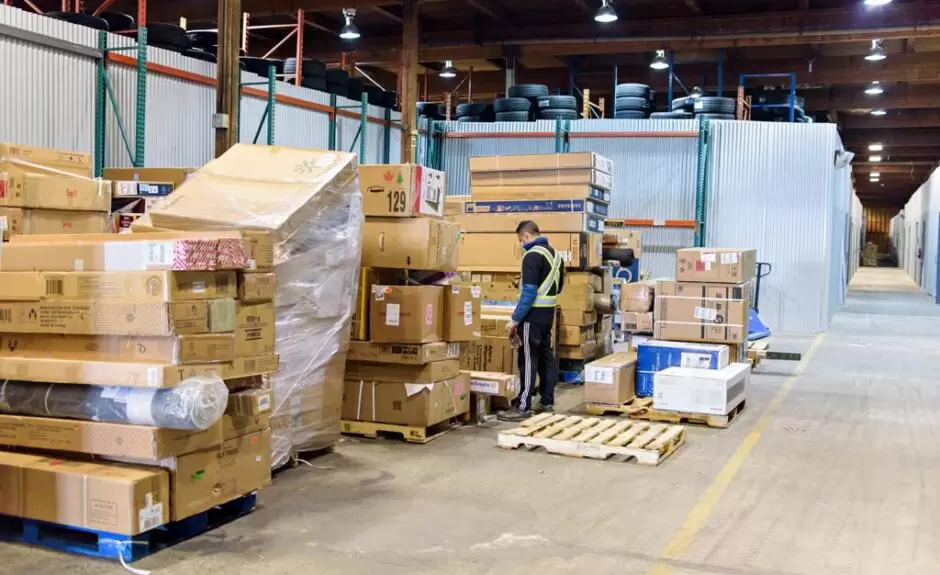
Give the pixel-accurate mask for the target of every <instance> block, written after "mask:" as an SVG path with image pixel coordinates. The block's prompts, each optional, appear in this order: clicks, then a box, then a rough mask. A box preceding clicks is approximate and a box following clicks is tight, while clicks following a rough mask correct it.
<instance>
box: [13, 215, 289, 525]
mask: <svg viewBox="0 0 940 575" xmlns="http://www.w3.org/2000/svg"><path fill="white" fill-rule="evenodd" d="M249 255H250V253H249V250H248V248H247V246H246V245H245V243H244V242H243V241H242V238H241V236H240V234H238V233H237V232H221V231H220V232H203V233H165V234H164V233H151V234H145V235H144V234H142V235H139V236H136V235H134V236H119V235H115V234H99V235H96V234H86V235H77V236H76V235H48V236H15V237H14V238H13V239H12V241H11V242H10V243H9V244H7V245H6V246H4V247H3V251H2V255H0V341H2V345H0V380H5V379H8V380H16V381H20V382H35V383H36V384H37V385H41V384H43V383H55V384H57V386H56V389H59V390H61V389H62V388H67V387H69V386H70V385H75V386H78V385H94V386H100V387H102V388H103V391H102V392H101V394H100V397H101V400H104V399H105V398H109V401H112V402H116V403H121V402H122V401H129V400H127V399H124V400H122V399H121V398H126V397H128V396H129V395H130V393H131V392H133V391H134V390H135V389H136V388H144V389H136V391H153V390H159V389H166V388H173V387H176V386H178V385H180V384H181V383H183V382H184V381H185V380H187V379H188V378H193V377H204V378H210V379H211V378H214V379H219V378H221V379H227V380H228V379H230V380H235V381H244V380H250V379H251V378H253V377H256V376H259V375H261V374H262V373H264V372H265V371H267V370H269V369H273V368H274V367H276V357H274V356H272V355H261V356H255V357H239V350H240V347H239V345H240V342H241V334H240V333H239V330H238V329H237V327H236V323H237V318H238V317H239V316H238V314H237V312H236V298H237V297H238V284H237V280H236V278H237V274H239V273H241V272H242V271H243V270H244V269H245V268H246V267H247V266H248V264H249ZM272 360H273V365H272ZM129 388H132V389H129ZM78 389H79V388H77V387H76V390H78ZM82 389H84V388H82ZM266 394H267V395H266ZM144 395H149V394H144ZM75 397H82V395H81V394H80V393H76V394H75ZM138 397H139V395H138ZM61 401H62V400H60V402H59V403H58V404H57V409H58V410H59V411H58V412H61V411H63V410H64V411H72V410H74V412H75V413H76V414H80V413H83V409H82V408H81V407H80V406H78V405H71V406H70V405H64V404H63V403H61ZM12 405H13V404H8V405H7V408H6V410H7V411H8V412H9V411H13V412H14V413H15V412H16V408H15V407H13V406H12ZM85 409H88V407H87V406H86V407H85ZM33 412H34V411H30V413H33ZM269 412H270V395H269V392H266V391H259V390H249V391H246V392H243V393H239V394H231V395H230V396H229V402H228V408H227V410H226V415H225V416H223V418H222V419H221V420H219V421H217V422H216V423H215V424H213V425H211V426H210V427H209V428H208V429H205V430H178V429H165V428H159V427H154V426H147V425H130V424H119V423H103V422H100V421H85V420H80V419H58V418H52V417H35V416H28V415H0V425H2V426H3V427H4V429H5V430H6V432H5V433H4V434H3V437H2V438H0V444H2V445H6V446H11V447H16V448H20V449H34V450H41V451H49V452H54V453H55V455H54V456H51V457H50V456H47V455H40V454H37V455H28V454H23V453H17V454H10V453H0V482H2V484H3V485H4V488H5V489H7V488H8V489H9V491H10V493H9V494H8V495H9V496H8V497H4V498H0V499H2V501H0V513H3V514H9V515H14V516H19V517H25V518H31V519H36V520H42V521H49V522H53V523H59V524H63V525H67V526H73V527H78V528H83V529H93V530H97V531H105V532H110V533H118V534H125V535H134V534H137V533H141V532H144V531H148V530H150V529H153V528H155V527H157V526H159V525H163V524H165V523H167V522H169V521H173V520H179V519H183V518H186V517H189V516H191V515H193V514H196V513H199V512H202V511H206V510H208V509H210V508H212V507H213V506H216V505H219V504H221V503H225V502H227V501H231V500H233V499H237V498H239V497H240V496H243V495H245V494H248V493H251V492H253V491H254V490H256V489H258V488H260V487H263V486H264V485H266V484H267V483H268V482H269V481H270V430H269V425H268V419H267V417H268V413H269ZM150 413H151V412H150V407H149V404H146V403H145V404H144V406H143V408H142V406H140V405H136V404H134V405H132V404H131V403H128V404H127V417H128V418H130V417H131V415H132V414H137V416H136V417H137V419H141V418H142V419H144V420H147V419H148V418H150V417H152V416H151V415H150ZM76 417H80V416H79V415H76ZM86 417H87V418H88V419H92V417H90V416H88V415H86ZM91 456H94V457H96V458H98V459H99V461H96V462H91V461H90V460H89V458H90V457H91ZM63 459H64V460H65V461H63ZM100 460H115V461H121V462H125V463H128V462H129V463H132V464H133V465H125V464H123V463H121V464H118V463H107V462H104V461H100ZM88 509H94V510H95V512H94V513H89V512H88Z"/></svg>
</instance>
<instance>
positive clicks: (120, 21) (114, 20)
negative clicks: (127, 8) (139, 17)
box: [98, 11, 137, 31]
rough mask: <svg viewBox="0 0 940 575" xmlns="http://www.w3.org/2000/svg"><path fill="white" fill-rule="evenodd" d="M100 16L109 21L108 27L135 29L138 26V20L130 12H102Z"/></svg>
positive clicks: (116, 29) (112, 28) (113, 28)
mask: <svg viewBox="0 0 940 575" xmlns="http://www.w3.org/2000/svg"><path fill="white" fill-rule="evenodd" d="M98 17H99V18H101V19H102V20H104V21H105V22H107V23H108V28H110V29H111V30H114V31H118V30H133V29H134V28H136V27H137V21H136V20H135V19H134V17H133V16H131V15H130V14H122V13H121V12H107V11H105V12H102V13H101V14H98Z"/></svg>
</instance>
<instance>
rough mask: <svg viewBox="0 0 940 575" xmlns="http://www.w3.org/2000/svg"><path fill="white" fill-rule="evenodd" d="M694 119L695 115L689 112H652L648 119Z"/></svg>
mask: <svg viewBox="0 0 940 575" xmlns="http://www.w3.org/2000/svg"><path fill="white" fill-rule="evenodd" d="M693 118H695V114H692V113H690V112H653V113H652V114H650V119H658V120H691V119H693Z"/></svg>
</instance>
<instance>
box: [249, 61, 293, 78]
mask: <svg viewBox="0 0 940 575" xmlns="http://www.w3.org/2000/svg"><path fill="white" fill-rule="evenodd" d="M241 61H242V63H243V64H244V65H245V70H247V71H248V72H251V73H253V74H257V75H259V76H261V77H262V78H267V77H268V68H269V67H270V66H272V65H273V66H274V73H275V74H283V73H284V61H283V60H273V59H266V58H251V57H248V56H245V57H243V58H241Z"/></svg>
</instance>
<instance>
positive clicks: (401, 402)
mask: <svg viewBox="0 0 940 575" xmlns="http://www.w3.org/2000/svg"><path fill="white" fill-rule="evenodd" d="M360 184H361V189H362V194H363V211H364V213H365V216H366V219H365V224H364V227H363V234H362V237H363V246H362V266H363V270H362V275H361V280H360V289H361V290H362V292H361V293H360V299H359V305H358V306H357V316H358V318H357V325H354V337H355V338H356V339H358V340H359V341H354V342H352V344H351V345H350V351H349V358H348V359H349V361H348V362H347V365H346V381H345V383H344V392H343V406H342V417H343V421H344V423H343V426H344V427H343V428H344V430H345V431H349V432H352V433H356V432H357V431H358V430H359V429H360V428H359V427H358V426H361V425H363V424H370V425H379V426H408V427H418V428H428V427H432V426H434V425H436V424H439V423H442V422H445V421H449V420H451V419H453V418H457V417H460V416H464V415H465V414H467V413H468V412H469V410H470V381H469V378H468V376H467V375H466V374H464V373H461V371H460V361H459V356H460V347H461V343H462V342H469V341H472V340H475V339H477V338H479V337H480V303H481V299H480V293H479V290H477V289H474V288H472V287H470V286H457V285H441V284H442V283H445V282H446V272H455V271H456V270H457V250H458V228H457V226H456V225H454V224H452V223H449V222H447V221H445V220H444V203H445V195H446V186H445V180H444V174H443V172H439V171H437V170H431V169H428V168H426V167H424V166H418V165H411V164H402V165H374V166H362V167H361V168H360Z"/></svg>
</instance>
